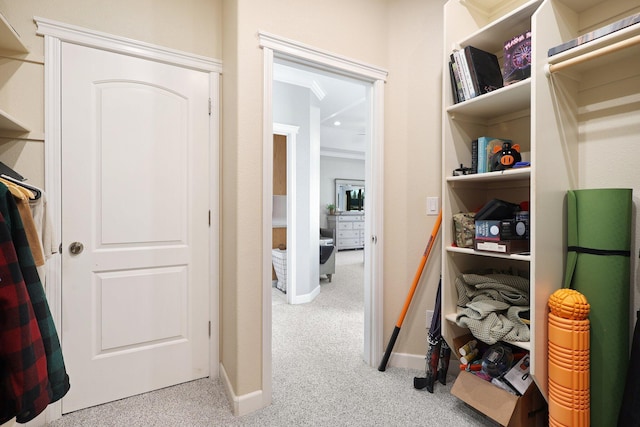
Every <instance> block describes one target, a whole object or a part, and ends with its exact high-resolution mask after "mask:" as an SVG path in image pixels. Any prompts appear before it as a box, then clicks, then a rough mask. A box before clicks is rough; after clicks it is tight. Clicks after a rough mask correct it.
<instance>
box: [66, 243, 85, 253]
mask: <svg viewBox="0 0 640 427" xmlns="http://www.w3.org/2000/svg"><path fill="white" fill-rule="evenodd" d="M83 250H84V245H83V244H82V243H80V242H73V243H72V244H70V245H69V252H71V253H72V254H73V255H78V254H79V253H81V252H82V251H83Z"/></svg>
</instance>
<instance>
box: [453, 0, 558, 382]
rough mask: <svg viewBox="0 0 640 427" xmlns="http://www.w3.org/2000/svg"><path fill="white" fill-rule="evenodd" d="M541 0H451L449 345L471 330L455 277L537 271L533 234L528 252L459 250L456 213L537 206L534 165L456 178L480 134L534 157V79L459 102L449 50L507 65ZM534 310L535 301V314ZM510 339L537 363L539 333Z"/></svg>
mask: <svg viewBox="0 0 640 427" xmlns="http://www.w3.org/2000/svg"><path fill="white" fill-rule="evenodd" d="M541 3H542V1H537V0H535V1H534V0H530V1H515V2H514V1H501V2H493V4H492V5H490V7H488V8H483V6H482V5H481V4H480V3H479V2H472V3H469V2H468V1H465V0H450V1H449V2H448V3H447V4H446V6H445V46H446V47H448V48H449V49H447V51H446V52H444V54H445V55H446V56H445V57H444V58H443V64H444V68H443V76H444V81H443V88H445V90H443V108H444V114H443V126H442V128H443V137H442V144H443V146H442V153H443V159H442V161H443V163H442V168H443V171H444V174H445V176H444V178H443V189H442V197H443V227H442V229H443V254H442V263H443V265H442V286H443V289H442V311H443V314H444V315H443V322H442V331H443V335H444V337H445V339H446V340H447V341H448V342H449V344H450V345H452V344H453V339H454V338H456V337H458V336H461V335H464V334H466V333H468V332H469V331H468V330H466V329H463V328H460V327H458V326H457V324H456V323H455V320H456V316H457V313H458V311H459V309H460V308H459V307H458V306H457V301H458V294H457V291H456V287H455V280H456V277H458V276H459V275H460V274H462V273H467V272H477V271H482V270H485V269H487V268H494V269H498V270H506V269H511V270H513V271H517V272H520V273H521V274H522V275H526V276H529V278H531V276H532V273H531V271H532V270H533V269H534V268H535V250H534V244H533V241H534V236H532V239H531V243H532V250H531V252H530V253H527V254H497V253H491V252H481V251H475V250H473V249H467V248H458V247H456V246H454V245H453V244H452V242H453V241H454V235H453V225H452V218H453V215H454V214H455V213H458V212H471V211H475V210H477V209H479V208H480V207H482V206H483V205H484V204H485V203H486V202H487V201H489V200H491V199H493V198H497V199H502V200H507V201H510V202H513V203H519V202H522V201H528V202H529V203H530V210H533V206H532V205H533V204H534V203H535V200H534V197H533V192H534V190H533V187H534V183H533V182H532V181H533V176H534V174H535V171H534V167H535V164H534V165H533V166H532V167H530V168H523V169H512V170H507V171H503V172H490V173H484V174H475V175H463V176H452V175H453V170H454V169H456V168H457V167H459V166H460V164H464V165H466V166H470V165H471V141H472V140H473V139H476V138H478V137H479V136H492V137H497V138H508V139H511V140H513V142H514V143H517V144H519V145H520V147H521V151H522V153H523V157H526V156H531V157H532V156H533V141H532V137H531V129H532V99H531V93H532V79H526V80H523V81H520V82H517V83H514V84H511V85H509V86H506V87H503V88H501V89H498V90H495V91H493V92H489V93H487V94H484V95H481V96H478V97H476V98H473V99H471V100H468V101H464V102H461V103H458V104H454V100H453V96H452V94H451V90H446V89H448V88H450V87H451V84H450V82H449V71H448V62H449V54H450V53H451V51H453V49H460V48H464V47H465V46H469V45H470V46H474V47H477V48H479V49H482V50H486V51H488V52H492V53H494V54H496V56H498V59H499V62H500V63H501V64H502V57H503V53H502V52H503V46H504V42H505V41H507V40H510V39H512V38H513V37H514V36H516V35H519V34H522V33H524V32H525V31H527V30H530V29H532V22H531V17H532V15H533V14H534V12H535V11H536V10H537V8H538V7H539V6H540V4H541ZM530 224H531V230H535V218H533V217H532V218H531V220H530ZM535 293H536V289H535V287H534V285H533V284H532V285H531V298H532V301H536V300H537V297H536V296H535ZM536 304H537V302H536ZM544 308H545V307H542V309H543V310H544ZM534 311H535V308H534V307H533V304H532V307H531V316H532V319H534V318H535V316H536V314H535V313H534ZM511 344H513V345H515V346H518V347H520V348H523V349H526V350H528V351H530V352H531V353H532V361H533V354H534V353H535V352H536V339H535V337H533V335H532V339H531V341H529V342H511ZM454 350H457V349H454ZM545 362H546V361H545ZM534 363H535V362H534ZM534 375H535V374H534Z"/></svg>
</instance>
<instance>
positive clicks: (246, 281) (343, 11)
mask: <svg viewBox="0 0 640 427" xmlns="http://www.w3.org/2000/svg"><path fill="white" fill-rule="evenodd" d="M442 4H443V1H442V0H439V1H429V2H425V1H423V0H351V1H348V2H345V1H343V0H324V1H322V2H318V1H315V0H298V1H296V2H291V1H288V0H272V1H269V2H265V1H260V0H224V1H222V0H209V1H205V0H185V1H180V2H175V1H168V0H165V1H157V0H153V1H152V0H144V1H142V0H139V1H135V2H130V1H124V0H115V1H111V2H102V1H95V0H93V1H86V0H83V1H80V0H67V1H65V2H61V1H56V2H42V1H38V0H22V1H19V2H17V1H14V0H0V12H2V13H3V14H4V15H5V16H6V17H7V18H8V19H9V21H10V22H11V23H12V25H13V26H14V27H15V28H16V30H17V31H18V32H19V33H20V34H21V36H22V37H23V39H24V41H25V43H26V44H27V45H28V46H29V47H30V48H31V50H32V52H33V54H32V55H33V56H35V57H37V56H40V57H41V56H42V54H43V39H42V38H41V37H39V36H37V35H36V34H35V24H34V22H33V16H41V17H45V18H50V19H55V20H59V21H62V22H66V23H70V24H74V25H78V26H83V27H87V28H91V29H95V30H98V31H103V32H107V33H111V34H116V35H119V36H124V37H129V38H132V39H137V40H141V41H145V42H149V43H153V44H158V45H163V46H166V47H170V48H174V49H179V50H184V51H188V52H192V53H196V54H200V55H205V56H210V57H214V58H218V59H222V60H223V66H224V72H223V76H222V99H223V102H222V149H221V156H222V171H221V174H222V213H221V218H222V227H221V228H222V229H221V239H222V242H221V254H222V260H221V266H222V271H221V290H220V291H221V295H220V301H221V362H222V364H223V365H224V368H225V371H226V372H227V374H228V375H229V378H230V380H231V384H232V386H233V388H234V392H235V394H236V395H244V394H247V393H251V392H253V391H257V390H260V389H262V384H261V376H262V366H261V363H262V354H261V353H262V346H261V340H262V325H261V321H262V306H261V301H262V289H261V286H262V283H261V279H262V276H261V260H262V253H261V250H262V244H261V243H260V236H262V227H261V222H262V217H261V209H260V206H261V201H262V194H261V193H262V148H261V144H262V73H263V69H262V66H263V64H262V51H261V49H260V48H259V47H258V39H257V32H258V30H263V31H267V32H271V33H274V34H277V35H279V36H283V37H286V38H290V39H293V40H296V41H300V42H303V43H305V44H309V45H312V46H314V47H317V48H320V49H324V50H328V51H331V52H334V53H337V54H340V55H344V56H347V57H350V58H353V59H356V60H358V61H363V62H366V63H370V64H374V65H376V66H379V67H382V68H386V69H387V70H389V79H388V83H387V85H386V88H385V94H386V101H385V103H386V105H385V109H386V112H385V115H386V117H385V137H386V140H387V143H386V150H385V166H384V167H385V170H384V173H385V188H384V191H385V196H386V200H387V203H386V208H385V212H384V215H385V238H386V245H385V248H384V254H385V263H384V269H385V274H384V279H383V283H384V286H385V293H384V296H385V308H384V316H385V317H384V323H385V328H384V329H385V338H384V339H385V340H387V339H388V337H389V335H390V333H391V330H392V329H393V325H394V323H395V321H396V318H397V316H398V314H399V311H400V309H401V307H402V304H403V303H404V298H405V296H406V292H407V291H408V288H409V285H410V283H411V280H412V278H413V275H414V273H415V269H416V267H417V265H418V262H419V260H420V256H421V255H422V252H423V250H424V246H425V245H426V242H427V240H428V237H429V233H430V231H431V228H432V225H433V223H434V220H435V217H427V216H426V215H425V209H426V208H425V205H426V196H428V195H429V196H439V195H440V148H439V147H440V112H439V105H440V80H441V79H440V72H441V66H440V64H439V63H438V61H439V58H441V54H440V49H441V37H440V33H441V27H440V26H441V22H442V20H441V18H440V17H441V5H442ZM152 5H153V7H152ZM33 67H35V69H31V70H30V71H28V73H27V72H25V73H22V74H25V76H23V77H18V79H26V82H27V83H26V84H28V85H29V87H32V88H35V89H34V90H33V93H32V94H31V95H29V98H30V99H29V100H28V101H26V102H27V104H25V106H24V107H22V106H20V108H24V109H25V110H26V111H31V113H29V117H26V118H24V121H25V122H28V123H29V122H30V123H34V125H35V126H36V127H37V129H39V130H40V131H42V129H43V119H42V105H43V91H44V89H43V83H42V82H43V80H42V79H43V76H42V64H41V63H40V64H36V65H34V66H33ZM33 67H32V68H33ZM26 74H29V76H26ZM14 78H15V77H11V79H12V80H13V79H14ZM18 86H23V83H22V82H20V84H19V85H18ZM0 100H2V96H1V95H0ZM16 102H17V103H18V104H21V105H22V104H23V102H22V101H20V102H19V101H16ZM29 106H35V107H33V108H32V107H29ZM43 151H44V149H43V143H42V141H28V142H25V141H4V143H2V144H1V145H0V161H5V162H6V163H7V164H9V165H10V166H15V167H16V169H19V170H20V171H23V172H25V171H26V172H25V174H26V175H28V176H29V179H30V182H32V183H34V184H36V185H43V181H44V178H43V177H44V160H43ZM439 263H440V255H439V252H438V250H437V248H436V249H435V250H434V253H433V255H432V259H431V260H430V262H429V265H428V266H427V273H426V280H425V281H424V283H423V284H421V289H420V290H419V291H418V293H417V294H416V297H415V298H414V304H413V305H412V308H411V311H410V312H409V315H408V317H407V318H406V320H405V323H404V325H403V332H402V333H401V335H400V338H399V340H398V343H397V344H396V348H395V351H398V352H402V353H413V354H416V355H422V354H424V352H425V351H426V345H425V320H424V311H425V308H427V307H428V308H432V307H433V298H434V295H435V286H436V285H437V278H438V274H439V273H438V272H439Z"/></svg>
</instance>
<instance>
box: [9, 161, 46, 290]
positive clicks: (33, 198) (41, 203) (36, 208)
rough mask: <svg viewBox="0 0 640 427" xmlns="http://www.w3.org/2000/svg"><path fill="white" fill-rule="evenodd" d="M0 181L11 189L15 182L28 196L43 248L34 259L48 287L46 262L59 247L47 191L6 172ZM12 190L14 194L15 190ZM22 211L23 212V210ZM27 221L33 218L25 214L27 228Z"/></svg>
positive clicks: (32, 248) (44, 283) (39, 273)
mask: <svg viewBox="0 0 640 427" xmlns="http://www.w3.org/2000/svg"><path fill="white" fill-rule="evenodd" d="M0 182H4V183H5V184H6V185H7V187H9V189H10V190H11V187H10V185H9V184H13V185H14V186H16V187H17V189H18V190H19V191H22V192H23V193H25V194H26V195H27V196H28V202H29V207H30V209H31V217H32V220H33V224H34V227H35V234H36V235H37V236H38V239H39V246H40V247H41V249H42V252H41V254H40V255H36V254H34V261H35V263H36V269H37V270H38V275H39V276H40V282H41V283H42V286H43V287H44V288H45V289H47V281H46V262H47V260H49V258H51V257H52V256H53V255H55V254H57V253H58V247H57V246H56V244H55V242H56V238H55V233H54V229H53V224H52V222H51V215H50V213H49V210H48V203H47V198H46V195H45V192H44V191H43V190H41V189H40V188H38V187H35V186H33V185H30V184H25V183H24V182H22V181H19V180H17V179H15V178H14V177H12V176H10V175H6V174H0ZM11 191H12V194H13V193H14V191H13V190H11ZM14 195H15V194H14ZM20 212H21V214H22V211H20ZM27 221H31V219H27V220H25V218H24V215H23V222H24V223H25V228H27V225H26V222H27ZM37 246H38V245H32V246H31V250H32V251H36V250H37ZM40 258H41V259H42V260H43V261H42V262H39V259H40Z"/></svg>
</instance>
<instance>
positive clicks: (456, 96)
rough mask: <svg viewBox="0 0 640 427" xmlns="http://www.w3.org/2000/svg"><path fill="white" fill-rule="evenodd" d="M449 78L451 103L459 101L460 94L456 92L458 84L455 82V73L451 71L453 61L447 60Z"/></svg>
mask: <svg viewBox="0 0 640 427" xmlns="http://www.w3.org/2000/svg"><path fill="white" fill-rule="evenodd" d="M449 78H450V79H451V92H452V93H453V103H454V104H457V103H458V102H460V94H459V93H458V86H457V84H456V75H455V73H454V72H453V62H449Z"/></svg>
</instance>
